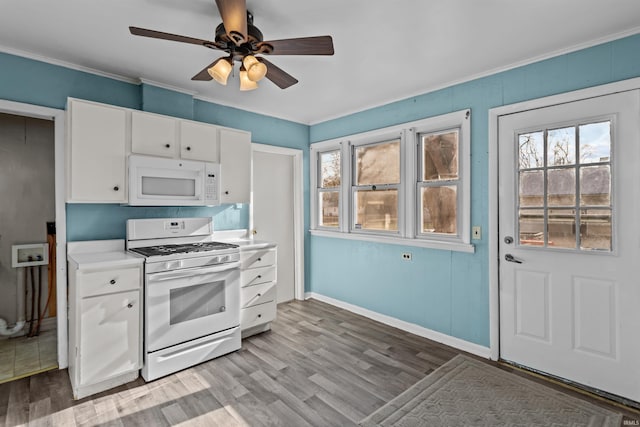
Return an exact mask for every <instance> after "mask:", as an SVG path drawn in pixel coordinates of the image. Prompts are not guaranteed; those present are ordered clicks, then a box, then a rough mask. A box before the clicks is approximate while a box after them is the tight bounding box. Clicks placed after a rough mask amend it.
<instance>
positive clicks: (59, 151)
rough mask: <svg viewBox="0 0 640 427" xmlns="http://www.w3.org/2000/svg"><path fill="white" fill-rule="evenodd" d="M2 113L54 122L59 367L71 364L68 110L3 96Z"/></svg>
mask: <svg viewBox="0 0 640 427" xmlns="http://www.w3.org/2000/svg"><path fill="white" fill-rule="evenodd" d="M0 112H1V113H7V114H13V115H18V116H26V117H33V118H36V119H43V120H52V121H53V122H54V131H53V132H54V168H55V212H56V254H57V255H56V287H57V299H56V304H57V306H58V314H57V316H56V322H57V328H58V330H57V334H58V368H59V369H63V368H66V367H67V366H68V365H69V360H68V354H67V347H68V345H67V344H68V331H67V217H66V210H65V200H66V196H65V188H66V181H65V170H66V168H65V116H66V114H65V111H64V110H58V109H54V108H47V107H41V106H38V105H33V104H25V103H22V102H13V101H6V100H2V99H0Z"/></svg>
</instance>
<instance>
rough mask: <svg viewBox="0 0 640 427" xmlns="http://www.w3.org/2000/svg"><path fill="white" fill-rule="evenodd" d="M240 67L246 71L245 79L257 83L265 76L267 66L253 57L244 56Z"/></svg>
mask: <svg viewBox="0 0 640 427" xmlns="http://www.w3.org/2000/svg"><path fill="white" fill-rule="evenodd" d="M242 65H244V68H245V69H246V70H247V77H248V78H249V80H251V81H253V82H259V81H260V80H262V79H263V78H264V76H266V75H267V66H266V65H265V64H263V63H262V62H260V61H258V58H256V57H255V56H253V55H247V56H245V57H244V58H243V59H242Z"/></svg>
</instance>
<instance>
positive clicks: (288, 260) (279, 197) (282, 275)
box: [253, 150, 296, 303]
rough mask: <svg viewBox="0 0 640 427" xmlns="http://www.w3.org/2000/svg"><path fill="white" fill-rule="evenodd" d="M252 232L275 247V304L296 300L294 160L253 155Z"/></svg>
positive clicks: (273, 155) (288, 156)
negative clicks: (276, 275) (276, 254)
mask: <svg viewBox="0 0 640 427" xmlns="http://www.w3.org/2000/svg"><path fill="white" fill-rule="evenodd" d="M253 228H254V231H256V232H257V234H256V236H255V238H256V239H259V240H268V241H271V242H275V243H276V244H277V245H278V257H277V263H278V264H277V271H278V280H277V301H278V303H281V302H285V301H290V300H292V299H293V298H294V296H295V292H294V289H295V275H294V263H295V257H296V254H295V245H294V197H293V156H291V155H287V154H276V153H266V152H260V151H255V150H254V152H253Z"/></svg>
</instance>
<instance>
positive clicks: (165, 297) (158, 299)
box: [145, 262, 240, 352]
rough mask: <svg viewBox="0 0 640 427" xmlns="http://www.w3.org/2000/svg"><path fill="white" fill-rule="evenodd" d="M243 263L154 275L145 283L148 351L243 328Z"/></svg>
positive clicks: (146, 344)
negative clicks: (241, 288)
mask: <svg viewBox="0 0 640 427" xmlns="http://www.w3.org/2000/svg"><path fill="white" fill-rule="evenodd" d="M239 267H240V263H238V262H234V263H228V264H223V265H219V266H215V267H198V268H189V269H184V270H175V271H167V272H162V273H151V274H147V275H146V280H145V350H146V351H147V352H152V351H156V350H160V349H163V348H166V347H170V346H172V345H175V344H179V343H183V342H186V341H190V340H193V339H196V338H200V337H203V336H206V335H209V334H213V333H216V332H219V331H222V330H225V329H229V328H233V327H234V326H238V325H239V324H240V268H239Z"/></svg>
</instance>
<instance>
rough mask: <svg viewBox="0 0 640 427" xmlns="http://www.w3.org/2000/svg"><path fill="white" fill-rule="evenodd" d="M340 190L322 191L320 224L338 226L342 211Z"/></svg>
mask: <svg viewBox="0 0 640 427" xmlns="http://www.w3.org/2000/svg"><path fill="white" fill-rule="evenodd" d="M339 199H340V192H338V191H323V192H321V193H320V218H319V224H318V225H321V226H323V227H338V226H339V225H340V223H339V219H340V216H339V212H340V210H339V209H340V204H339Z"/></svg>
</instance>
